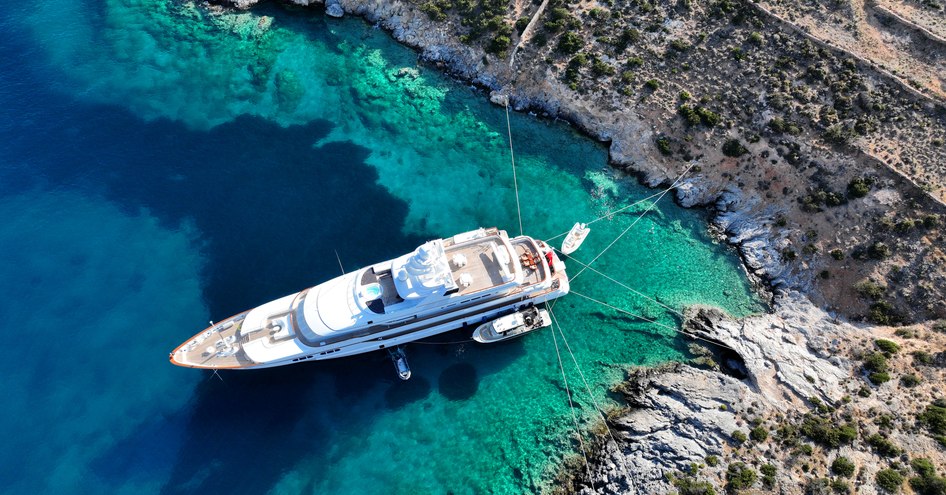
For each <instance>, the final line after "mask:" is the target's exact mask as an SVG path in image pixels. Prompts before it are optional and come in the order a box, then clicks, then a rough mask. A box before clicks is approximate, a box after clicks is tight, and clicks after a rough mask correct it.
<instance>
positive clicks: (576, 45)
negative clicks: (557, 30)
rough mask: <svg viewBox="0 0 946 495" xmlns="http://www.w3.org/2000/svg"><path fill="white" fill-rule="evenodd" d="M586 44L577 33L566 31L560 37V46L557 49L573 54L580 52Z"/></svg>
mask: <svg viewBox="0 0 946 495" xmlns="http://www.w3.org/2000/svg"><path fill="white" fill-rule="evenodd" d="M584 46H585V41H584V40H583V39H581V36H579V35H577V34H575V33H565V34H563V35H562V37H561V38H559V39H558V47H557V48H556V49H557V50H558V51H559V52H561V53H564V54H566V55H572V54H574V53H578V51H579V50H581V49H582V47H584Z"/></svg>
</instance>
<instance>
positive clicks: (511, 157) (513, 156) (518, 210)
mask: <svg viewBox="0 0 946 495" xmlns="http://www.w3.org/2000/svg"><path fill="white" fill-rule="evenodd" d="M505 106H506V133H507V134H508V135H509V161H511V162H512V183H513V186H515V189H516V213H517V214H518V215H519V235H522V233H523V231H522V208H521V207H520V206H519V179H518V178H517V177H516V154H515V152H513V150H512V124H511V123H510V122H509V97H508V96H507V97H506V105H505Z"/></svg>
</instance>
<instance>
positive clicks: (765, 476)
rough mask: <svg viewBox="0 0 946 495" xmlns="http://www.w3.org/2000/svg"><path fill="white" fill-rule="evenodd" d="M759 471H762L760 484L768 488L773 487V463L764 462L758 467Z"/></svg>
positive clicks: (774, 471) (774, 470)
mask: <svg viewBox="0 0 946 495" xmlns="http://www.w3.org/2000/svg"><path fill="white" fill-rule="evenodd" d="M759 471H761V472H762V484H763V485H764V486H765V487H766V488H769V489H772V488H775V473H776V472H777V471H776V469H775V465H773V464H765V465H763V466H762V467H760V468H759Z"/></svg>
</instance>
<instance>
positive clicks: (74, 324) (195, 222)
mask: <svg viewBox="0 0 946 495" xmlns="http://www.w3.org/2000/svg"><path fill="white" fill-rule="evenodd" d="M2 9H3V10H2V17H0V53H2V54H3V55H2V56H0V115H2V118H0V219H2V222H0V261H2V263H0V321H2V322H3V323H4V325H3V328H4V329H5V332H4V334H3V335H4V342H3V344H2V345H0V374H2V376H3V377H4V380H3V383H4V385H5V387H4V388H5V390H4V392H5V399H4V401H3V406H2V409H0V436H2V438H3V439H4V448H3V449H2V450H0V490H2V491H3V492H8V493H103V492H109V493H126V492H127V493H254V494H255V493H301V492H307V493H308V492H312V493H326V492H335V493H352V492H359V493H413V492H422V493H426V492H439V493H448V492H452V493H482V492H484V491H489V490H492V491H495V492H497V493H506V492H522V491H533V490H536V489H538V488H541V487H542V486H545V483H547V481H548V479H549V478H550V476H551V474H553V473H554V470H555V468H556V465H557V462H559V461H560V460H561V458H562V457H563V456H566V455H569V454H571V453H573V452H574V449H575V446H576V444H575V443H574V442H573V440H572V439H570V437H569V431H570V430H571V425H570V416H569V406H568V401H567V397H566V396H565V395H564V392H563V387H562V384H561V382H560V374H559V373H560V372H559V370H558V367H557V361H556V359H555V354H554V353H553V352H554V350H553V348H552V343H551V341H550V340H548V339H547V337H548V336H538V335H537V336H534V337H533V336H530V337H527V338H524V339H521V340H519V341H516V342H513V343H510V344H506V345H501V346H496V347H491V348H481V347H475V346H470V345H415V346H412V347H411V348H410V349H409V352H410V353H411V361H412V364H413V366H414V375H415V377H414V378H412V380H411V381H409V382H406V383H401V382H400V381H399V380H397V379H396V378H395V377H394V375H393V372H392V370H391V369H390V368H391V366H390V363H389V362H388V360H387V358H386V356H384V355H382V354H379V355H364V356H359V357H354V358H348V359H344V360H338V361H329V362H320V363H307V364H302V365H297V366H291V367H286V368H280V369H272V370H262V371H256V372H247V373H240V372H235V373H223V374H221V375H220V376H217V375H213V374H209V373H203V372H199V371H195V370H187V369H180V368H176V367H173V366H171V365H170V364H169V363H168V362H167V352H169V351H170V350H171V349H173V348H174V347H175V346H176V345H177V344H178V343H180V342H181V341H183V340H184V339H186V338H187V337H189V336H191V335H192V334H193V333H195V331H197V330H199V329H200V328H202V327H203V326H205V323H206V321H207V320H209V319H220V318H223V317H226V316H228V315H230V314H233V313H236V312H238V311H241V310H244V309H247V308H249V307H253V306H255V305H258V304H261V303H263V302H265V301H268V300H271V299H274V298H276V297H279V296H283V295H285V294H288V293H292V292H295V291H298V290H300V289H302V288H304V287H307V286H310V285H313V284H315V283H318V282H320V281H322V280H325V279H327V278H329V277H332V276H334V275H336V274H337V273H338V262H337V261H336V257H335V252H336V251H337V252H338V254H339V257H340V258H341V260H342V262H343V263H344V264H345V267H346V268H348V269H354V268H355V267H358V266H362V265H364V264H367V263H371V262H375V261H379V260H382V259H388V258H391V257H394V256H396V255H400V254H403V253H404V252H407V251H409V250H411V249H413V248H414V247H415V246H416V245H417V244H419V243H421V242H423V241H424V240H426V239H429V238H432V237H437V236H444V235H451V234H453V233H455V232H458V231H461V230H467V229H472V228H476V227H478V226H481V225H484V226H489V225H499V226H501V227H504V228H507V229H509V230H510V231H515V224H514V221H515V215H514V206H513V205H514V196H513V194H512V189H511V181H510V179H511V176H510V175H509V169H508V156H507V155H505V154H504V153H505V152H504V146H505V143H504V141H503V139H504V134H503V133H504V132H505V116H504V114H503V113H502V110H501V109H497V108H494V107H491V106H489V105H488V104H487V103H485V102H484V99H483V96H482V95H480V94H477V93H476V92H474V91H471V90H469V89H468V88H465V87H464V86H463V85H460V84H457V83H454V82H451V81H449V80H446V79H444V78H442V77H440V76H439V75H437V74H435V73H434V72H432V71H430V70H429V69H426V68H423V67H417V66H416V56H415V55H414V54H413V53H412V52H410V51H409V50H406V49H403V48H402V47H399V46H397V45H396V44H395V43H394V42H393V41H391V40H390V39H388V37H387V36H386V35H385V34H384V33H381V32H379V31H377V30H374V29H371V27H370V26H366V25H364V24H362V23H360V22H359V21H354V20H347V21H343V22H333V21H327V20H326V19H324V18H322V17H321V15H319V14H316V13H305V12H301V13H300V12H294V13H290V12H286V11H282V10H280V9H276V8H264V9H263V10H262V11H260V12H261V13H260V14H255V13H254V14H239V15H224V16H218V17H214V16H211V15H209V14H207V12H206V11H205V10H202V8H201V7H199V6H197V7H195V6H193V5H191V4H188V3H186V2H176V1H175V2H172V1H156V2H138V1H134V0H110V1H107V2H102V3H84V2H77V3H69V4H61V3H54V2H46V1H40V2H35V3H28V4H18V5H17V6H5V7H3V8H2ZM261 15H262V16H261ZM270 22H271V23H272V26H273V27H271V28H270V27H269V26H270V24H267V23H270ZM513 129H514V133H517V135H519V136H528V139H522V140H519V141H517V152H518V153H519V154H518V155H517V158H519V161H520V163H521V165H520V166H521V169H520V175H519V179H520V181H522V182H521V189H522V193H523V211H524V212H525V222H526V225H527V229H529V231H530V232H529V233H534V234H535V235H541V236H551V235H554V234H557V233H559V232H560V231H561V230H562V229H567V228H568V227H569V226H570V225H571V223H572V222H573V221H575V220H577V219H584V218H590V217H593V216H597V215H598V214H601V213H602V212H604V211H607V210H608V209H609V208H613V207H615V206H620V205H622V204H626V203H629V202H631V201H634V200H636V199H639V198H641V197H644V196H646V195H649V194H650V192H649V191H646V190H644V189H643V188H641V187H640V186H638V185H636V184H635V183H634V182H633V181H630V180H627V179H626V178H623V177H620V176H618V175H616V174H614V173H613V172H612V171H610V170H609V169H608V168H607V167H606V153H605V150H604V149H603V148H602V147H601V146H600V145H598V144H597V143H592V142H590V141H588V140H587V139H585V138H583V137H581V136H579V135H577V134H576V133H574V132H573V131H571V130H569V129H568V128H567V127H566V126H564V125H558V124H552V123H548V122H539V121H536V120H534V119H531V118H529V117H527V116H523V115H514V116H513ZM550 192H551V193H554V194H555V201H554V202H549V201H548V197H547V195H548V193H550ZM637 211H642V208H641V209H637V210H631V211H630V212H629V213H635V212H637ZM632 220H633V215H619V216H617V217H616V218H615V219H614V220H612V221H610V222H602V223H599V224H597V226H596V234H595V236H593V237H591V238H589V241H588V243H587V246H588V247H586V248H583V250H589V251H588V253H586V255H585V256H586V258H585V259H586V260H587V259H588V258H590V257H591V253H592V252H593V251H590V250H593V249H600V248H602V247H604V246H605V245H606V244H607V243H608V242H609V241H610V239H611V238H613V236H614V234H616V233H617V232H619V231H621V230H622V229H623V227H624V226H626V225H627V224H628V223H629V222H631V221H632ZM635 228H636V229H637V231H636V232H635V235H634V236H633V237H631V238H630V239H631V241H630V242H632V244H630V245H629V247H628V248H625V249H624V250H623V251H624V254H617V255H616V256H611V257H608V258H603V259H602V260H601V262H600V264H599V265H598V266H599V267H601V268H602V269H607V270H609V271H610V272H611V273H621V274H623V275H625V277H624V278H625V280H634V281H635V282H636V283H638V284H640V285H639V286H640V287H646V288H647V290H648V292H649V293H652V294H654V295H656V296H658V297H660V298H661V300H663V301H665V302H667V303H668V304H673V305H675V306H682V305H684V304H688V303H693V302H703V303H711V304H718V305H721V306H723V307H726V308H727V309H729V310H731V311H733V312H735V313H740V314H742V313H747V312H751V311H757V310H759V309H761V307H760V306H759V305H758V303H757V302H756V300H755V299H754V297H753V296H752V294H751V292H750V291H749V288H748V284H747V283H746V281H745V278H744V277H743V275H742V272H741V270H740V268H739V266H738V260H737V259H736V258H735V256H733V253H732V252H731V251H730V250H729V249H727V248H726V247H724V246H719V245H716V244H714V243H713V242H712V240H711V239H710V238H709V236H708V235H707V233H706V231H705V226H704V223H703V219H702V218H701V216H700V215H699V214H697V213H695V212H688V211H683V210H680V209H678V208H676V207H674V206H672V205H670V204H669V202H668V203H666V204H662V206H661V207H660V208H658V209H656V210H655V211H654V212H653V213H652V214H651V215H649V216H648V217H647V218H645V220H644V221H642V222H641V223H640V225H638V226H637V227H635ZM681 275H682V277H681ZM575 288H576V290H581V291H584V292H587V293H590V294H592V295H595V296H596V297H600V298H602V299H606V300H608V301H609V302H611V303H613V304H619V305H622V306H626V307H627V308H629V309H632V310H634V311H638V312H640V313H642V314H646V315H648V316H650V317H652V318H656V319H659V320H660V321H662V322H664V323H665V324H668V325H675V324H676V320H675V317H674V316H673V315H672V314H667V313H664V312H663V311H661V310H660V308H655V307H653V306H648V304H647V302H646V301H643V300H641V299H639V298H636V297H633V296H629V295H628V294H626V293H623V292H621V291H615V289H614V287H609V286H607V285H603V284H602V283H601V281H600V280H595V279H594V278H593V277H592V276H591V275H585V276H583V280H582V283H581V284H580V285H578V284H576V286H575ZM556 312H557V313H559V314H560V315H562V317H563V319H565V320H566V321H567V325H568V330H569V331H570V332H573V333H572V336H571V337H570V338H571V339H572V345H573V347H574V348H575V351H576V357H577V360H578V362H579V363H581V364H582V366H583V367H584V369H585V373H586V375H587V376H588V378H589V380H590V381H591V383H592V388H593V390H592V391H591V392H592V393H593V394H595V395H597V396H598V397H599V399H600V400H602V401H608V399H606V397H605V396H606V389H607V386H608V384H610V383H612V382H613V381H614V380H616V379H619V378H620V376H621V369H622V367H623V366H625V365H635V364H649V363H655V362H660V361H664V360H668V359H679V358H681V357H682V356H684V355H685V353H684V351H683V348H684V347H685V343H682V342H681V341H680V340H679V339H677V338H676V336H675V335H674V334H673V332H668V331H667V330H666V329H665V328H662V327H657V326H653V325H650V324H647V323H646V322H642V321H640V320H633V319H628V318H616V317H614V315H612V314H608V313H606V312H605V311H604V310H603V309H602V308H601V307H595V306H590V305H588V304H586V303H583V302H582V300H578V299H565V300H562V302H560V303H559V305H558V306H557V307H556ZM467 337H468V336H465V335H454V334H451V335H447V336H445V339H446V340H451V339H465V338H467ZM566 372H567V373H569V374H570V375H571V378H570V380H575V381H576V382H577V377H576V375H575V371H574V370H573V369H569V370H567V371H566ZM575 400H576V402H578V403H579V406H581V411H580V413H581V417H582V418H583V419H582V423H583V424H586V423H587V422H589V421H591V420H593V419H594V418H593V417H594V414H593V409H591V408H590V406H589V400H588V399H587V398H582V397H576V398H575Z"/></svg>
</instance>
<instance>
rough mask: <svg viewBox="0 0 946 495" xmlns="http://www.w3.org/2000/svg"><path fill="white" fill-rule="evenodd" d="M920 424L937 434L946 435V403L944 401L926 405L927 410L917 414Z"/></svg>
mask: <svg viewBox="0 0 946 495" xmlns="http://www.w3.org/2000/svg"><path fill="white" fill-rule="evenodd" d="M917 419H918V420H919V421H920V424H921V425H923V427H925V428H926V429H927V430H930V431H931V432H932V433H934V434H936V435H946V404H944V403H943V402H942V401H937V402H934V403H933V404H930V405H928V406H926V410H924V411H923V412H921V413H920V414H918V415H917Z"/></svg>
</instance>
